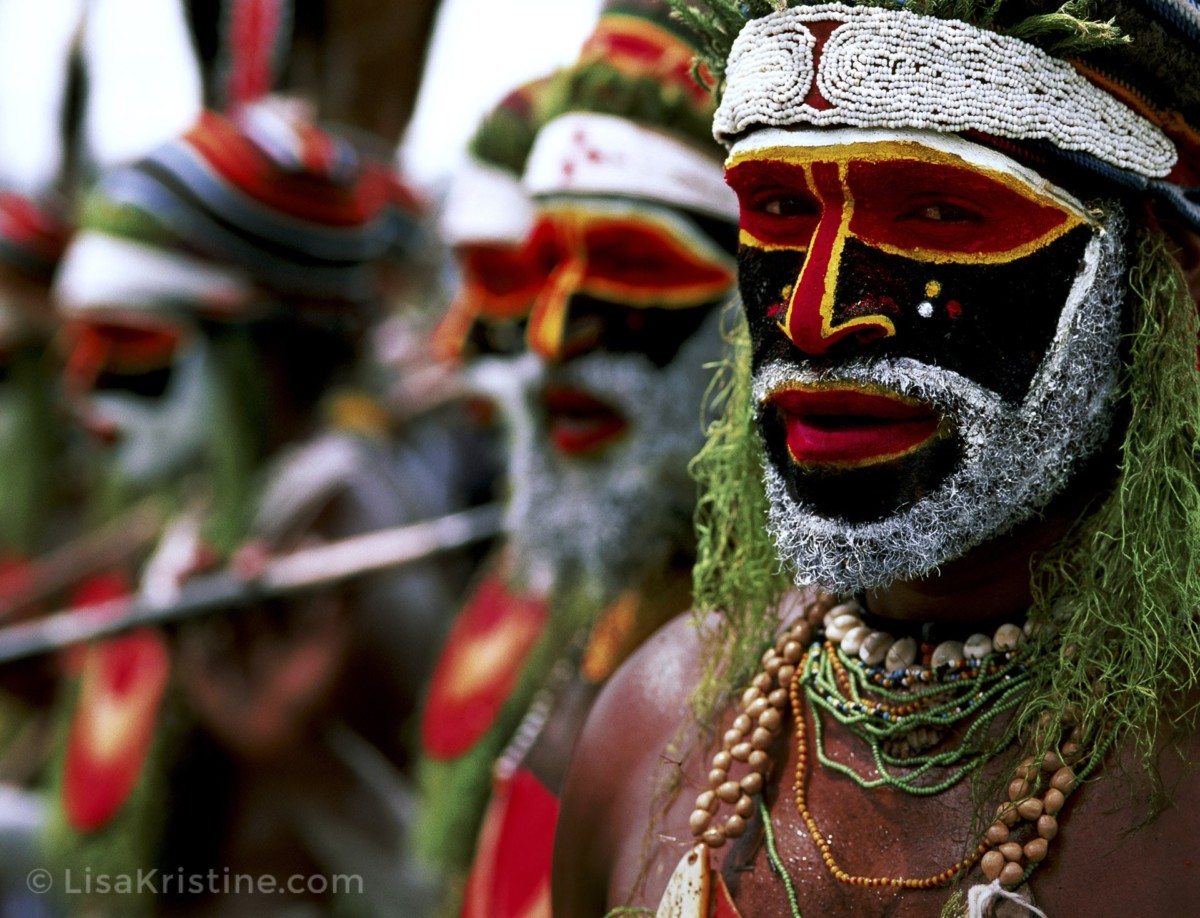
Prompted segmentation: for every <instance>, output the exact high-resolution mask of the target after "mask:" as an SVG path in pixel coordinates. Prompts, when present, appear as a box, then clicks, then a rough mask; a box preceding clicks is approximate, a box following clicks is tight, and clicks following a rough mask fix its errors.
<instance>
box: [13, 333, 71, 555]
mask: <svg viewBox="0 0 1200 918" xmlns="http://www.w3.org/2000/svg"><path fill="white" fill-rule="evenodd" d="M56 384H57V369H56V366H55V363H54V361H53V360H52V359H50V358H49V355H48V354H47V352H46V351H45V350H43V349H32V350H30V349H19V350H18V351H17V352H16V353H15V354H14V355H13V357H12V358H11V360H10V365H9V376H8V380H7V381H6V382H5V383H4V388H5V394H4V398H3V405H4V410H5V412H6V417H4V419H3V421H4V433H3V436H0V549H2V550H3V551H5V552H10V553H15V554H18V555H31V554H33V553H35V552H36V551H38V550H39V548H41V547H42V546H41V539H42V536H43V535H44V534H45V533H44V532H43V529H44V527H45V525H46V521H47V517H48V516H49V515H50V512H51V510H52V509H53V504H54V501H55V497H56V496H57V495H56V491H57V489H58V487H59V486H60V484H61V482H60V480H59V476H60V475H61V473H62V467H61V462H60V461H59V460H60V459H61V453H62V450H63V448H64V439H65V437H64V431H63V427H62V422H61V419H60V417H59V412H58V410H57V406H56V405H55V404H54V391H55V385H56Z"/></svg>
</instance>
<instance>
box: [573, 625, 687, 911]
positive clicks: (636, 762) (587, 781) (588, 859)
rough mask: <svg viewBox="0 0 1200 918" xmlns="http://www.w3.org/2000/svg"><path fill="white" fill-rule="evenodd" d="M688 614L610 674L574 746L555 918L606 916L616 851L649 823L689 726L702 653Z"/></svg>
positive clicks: (649, 641) (657, 635)
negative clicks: (675, 746)
mask: <svg viewBox="0 0 1200 918" xmlns="http://www.w3.org/2000/svg"><path fill="white" fill-rule="evenodd" d="M702 631H703V629H702V627H697V624H696V622H695V620H694V618H693V616H692V614H691V613H685V614H684V615H680V616H678V617H676V618H675V619H673V620H672V621H670V622H668V623H667V624H666V625H664V626H663V627H662V628H660V629H659V630H658V631H657V632H655V634H654V635H653V636H651V637H650V639H649V640H647V641H646V643H645V644H643V645H642V646H641V647H640V648H639V649H638V651H637V652H636V653H634V654H633V655H632V656H631V657H630V658H629V659H628V660H627V661H626V662H625V664H624V665H623V666H622V667H621V668H620V669H619V670H617V672H616V673H614V674H613V676H612V678H611V679H609V681H608V683H607V684H606V685H605V687H604V690H603V691H602V692H601V694H600V696H599V697H598V698H597V700H596V703H595V705H594V706H593V707H592V711H591V714H590V715H589V717H588V721H587V724H586V726H585V727H584V730H583V733H582V735H581V737H580V740H579V742H578V744H577V745H576V747H575V752H574V755H573V758H572V765H571V769H570V771H569V773H568V776H567V782H566V786H565V788H564V792H563V798H562V810H561V816H560V818H559V829H558V837H557V840H556V845H555V855H554V861H555V868H554V914H555V915H563V916H573V915H580V916H583V915H588V916H595V915H597V914H603V913H604V912H605V911H606V909H607V905H606V903H607V901H608V899H609V892H608V890H609V886H610V881H611V879H612V875H613V872H614V870H615V869H616V862H617V861H618V859H619V855H620V852H621V850H622V849H623V848H624V847H625V846H626V845H627V843H628V841H629V839H630V838H631V837H633V836H635V835H638V836H640V834H641V833H642V832H643V830H644V829H645V827H646V826H647V825H648V823H649V813H650V800H651V797H652V796H653V793H654V790H653V789H654V785H655V783H656V780H657V776H658V774H659V772H660V770H661V766H662V765H663V764H667V765H668V766H670V765H671V763H672V752H671V750H670V749H669V747H670V745H671V740H672V738H673V737H675V736H676V735H677V734H678V733H679V731H680V728H681V727H682V726H683V725H684V724H685V723H686V721H687V718H688V711H689V707H688V702H689V698H690V697H691V694H692V690H693V689H694V687H695V684H696V681H697V677H698V674H699V672H700V669H701V662H702V660H703V653H704V635H703V633H702Z"/></svg>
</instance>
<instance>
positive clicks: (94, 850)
mask: <svg viewBox="0 0 1200 918" xmlns="http://www.w3.org/2000/svg"><path fill="white" fill-rule="evenodd" d="M413 203H414V202H413V201H412V200H411V199H410V198H409V197H407V196H406V195H405V194H403V193H402V190H401V189H398V187H397V185H396V183H395V182H394V180H393V179H392V178H391V177H390V175H389V174H388V173H387V171H386V170H385V169H384V168H383V167H382V166H380V165H376V164H373V163H371V162H370V161H365V160H362V159H361V158H360V157H359V156H358V155H357V154H356V152H355V151H354V149H353V148H352V147H351V146H350V145H349V144H347V143H346V142H345V141H344V140H341V139H339V138H338V137H336V136H334V135H331V134H328V133H325V132H324V131H322V130H320V129H318V128H316V127H314V126H313V125H312V124H311V123H310V122H309V121H308V120H307V119H306V118H305V117H304V115H303V113H302V111H301V110H300V109H299V108H298V107H297V106H296V105H295V104H293V103H287V102H285V101H283V100H278V99H269V100H266V101H263V102H260V103H256V104H252V105H247V106H245V107H243V108H241V109H240V110H239V111H238V113H237V114H236V115H235V116H232V117H230V118H225V117H222V116H219V115H216V114H214V113H211V112H206V113H204V114H203V115H202V116H201V118H200V120H199V122H198V123H197V124H196V126H195V127H193V128H192V129H191V130H190V131H189V132H187V133H186V134H184V135H183V136H182V137H180V138H179V139H178V140H176V141H174V142H172V143H170V144H168V145H166V146H164V147H162V148H161V149H159V150H158V151H156V152H155V153H154V154H152V155H150V156H149V157H147V158H146V159H144V160H141V161H139V162H138V163H136V164H134V165H132V166H131V167H128V168H126V169H122V170H118V171H116V172H113V173H110V174H108V175H106V176H105V177H104V178H103V179H102V181H101V182H100V184H99V185H98V186H97V188H96V190H95V191H94V192H93V193H92V195H91V196H90V197H89V198H88V200H87V201H86V203H85V207H84V211H83V220H82V231H81V233H80V235H79V237H78V238H77V239H76V241H75V243H74V244H73V245H72V247H71V250H70V251H69V253H68V255H67V258H66V261H65V264H64V267H63V270H62V272H61V275H60V278H59V284H58V292H59V296H60V300H61V302H62V304H63V307H64V309H65V310H66V311H67V313H68V315H69V316H70V317H71V319H72V325H71V341H72V346H71V348H70V353H69V358H68V370H67V373H68V381H69V384H70V386H71V387H72V390H73V391H74V393H75V395H76V400H77V404H78V410H79V413H80V415H81V417H82V418H83V419H84V421H85V423H86V424H87V425H88V426H89V427H90V428H91V429H93V430H94V431H96V432H97V433H99V434H100V435H101V436H102V437H103V438H105V439H106V440H107V441H108V442H110V443H111V445H112V457H111V458H112V462H113V465H114V477H115V480H116V481H117V486H118V490H121V491H123V492H134V493H139V492H143V493H144V492H147V491H157V492H160V493H162V492H167V493H168V494H172V493H173V494H175V495H176V502H180V501H185V502H187V503H188V504H189V505H190V506H191V508H192V509H191V510H189V512H186V513H184V514H183V515H182V516H181V518H180V519H179V520H178V521H177V522H176V523H175V524H174V525H172V527H170V529H169V530H168V532H167V534H166V535H165V536H164V538H163V540H162V543H161V545H160V547H159V550H158V551H157V553H156V555H155V557H154V558H153V559H152V560H151V562H150V563H149V565H148V566H147V568H146V571H145V573H144V575H143V577H142V586H141V589H142V591H143V592H144V593H146V594H148V595H151V596H153V597H154V598H155V599H157V600H160V601H161V600H164V599H167V600H169V599H170V597H171V596H172V595H173V594H174V593H175V592H176V591H177V590H178V589H179V586H180V584H181V582H182V581H183V580H184V579H186V578H187V577H188V576H189V575H191V574H192V573H195V572H197V571H200V570H204V569H208V568H210V567H212V566H213V565H214V564H216V563H218V562H219V561H221V560H222V559H226V558H229V557H230V556H231V555H232V554H233V553H234V551H235V549H239V546H241V548H240V550H239V551H238V552H237V554H236V557H235V564H236V566H237V567H238V569H239V570H242V571H243V572H244V573H245V575H246V576H247V577H252V576H253V575H254V573H255V572H256V571H258V570H261V569H262V566H263V564H265V563H266V559H267V558H268V557H269V556H270V555H271V554H273V553H277V552H280V551H286V550H289V549H292V548H295V547H297V546H299V545H302V544H305V543H308V542H311V541H313V540H322V539H329V538H335V539H336V538H340V537H344V536H347V535H351V534H354V533H361V532H364V531H371V530H375V529H378V528H380V527H383V526H388V525H395V524H398V523H402V522H408V521H413V520H416V519H424V518H427V517H430V516H437V515H439V514H441V513H444V512H447V511H448V510H450V509H453V507H454V506H455V505H456V503H457V502H458V500H459V497H458V494H457V493H456V491H455V488H454V487H453V483H452V482H451V483H448V482H447V480H446V479H445V478H444V477H443V476H442V475H441V474H440V472H435V471H434V470H433V467H434V466H435V465H436V464H438V463H439V462H440V458H441V455H442V452H441V450H440V447H439V448H436V449H434V450H433V453H432V455H425V454H422V452H421V450H422V449H423V448H424V447H425V446H427V445H428V443H429V442H435V443H436V442H437V440H438V437H437V436H434V437H433V440H432V441H430V439H429V438H427V437H424V436H423V435H422V434H421V433H420V432H419V429H418V426H417V425H415V424H414V426H413V427H411V428H408V429H405V430H404V431H402V432H401V433H400V435H399V436H397V435H396V431H395V430H394V423H393V419H392V417H391V415H390V414H389V412H388V411H387V410H386V409H385V408H384V407H383V406H382V405H380V404H379V402H378V400H376V399H374V398H373V397H372V396H370V395H369V394H368V393H366V392H365V391H362V390H361V389H359V388H352V386H353V384H354V383H355V381H356V380H355V376H356V373H357V372H360V368H358V360H359V357H360V354H361V350H362V346H363V343H364V340H365V338H366V335H367V333H368V331H369V329H370V326H371V323H372V322H373V321H374V320H375V319H376V318H377V316H378V312H379V306H380V304H381V293H382V290H381V284H380V280H381V279H380V276H379V274H380V272H379V269H380V267H381V262H382V260H383V259H384V258H385V257H387V256H388V254H389V250H390V249H391V247H392V246H393V245H394V244H395V242H396V240H397V239H398V238H399V237H400V236H401V235H402V233H401V230H402V229H403V228H404V224H407V223H409V222H410V221H411V219H412V218H411V216H409V215H408V212H409V211H411V208H412V207H413ZM414 456H417V457H419V458H418V459H415V460H414ZM260 479H265V480H266V481H267V487H266V489H265V492H264V493H262V494H261V496H259V491H260V485H259V481H260ZM247 543H248V545H247ZM466 574H467V571H466V570H465V569H463V568H462V567H461V565H457V566H456V565H455V564H454V563H451V564H436V565H435V564H427V565H421V566H418V567H416V568H410V569H408V570H406V571H404V572H403V574H398V575H396V576H390V575H389V576H379V577H375V578H372V579H370V580H369V581H365V582H363V583H361V584H359V585H357V586H356V587H355V588H354V589H353V590H350V589H347V590H336V591H332V592H322V593H319V594H314V595H312V596H311V597H307V598H301V599H298V600H293V601H288V602H276V603H270V604H267V607H266V608H255V609H254V610H231V611H230V613H229V614H228V615H223V616H219V617H214V618H212V619H209V620H206V621H202V622H198V623H195V624H191V625H188V626H185V627H182V628H180V629H179V630H178V632H177V633H175V635H174V637H175V641H174V642H173V644H172V645H171V647H170V648H169V651H168V648H167V645H166V644H165V643H164V642H163V639H162V638H161V637H160V636H158V634H157V633H156V632H153V631H142V632H136V633H134V634H131V635H128V636H127V637H124V638H119V639H116V640H115V641H112V642H106V643H105V644H102V645H99V646H98V647H96V648H93V649H92V650H91V651H89V653H91V654H93V655H94V656H95V658H96V662H95V664H94V665H90V666H85V667H84V676H83V680H82V683H81V686H80V689H79V703H78V704H77V706H76V707H75V709H74V713H73V715H72V724H71V728H70V731H69V734H70V735H69V738H68V741H67V746H66V749H65V754H64V763H65V765H64V770H63V772H62V794H61V802H62V805H63V814H62V820H61V823H62V825H61V828H62V829H63V830H64V831H63V835H64V836H65V837H67V838H68V839H73V840H74V841H73V842H72V843H71V844H73V845H74V847H75V850H76V855H75V856H77V857H80V858H81V860H82V862H83V863H92V862H93V860H96V861H99V862H100V863H104V862H105V858H116V857H118V856H128V851H124V852H123V851H121V847H122V846H121V844H120V843H119V842H118V841H117V837H119V836H120V834H121V833H122V826H126V827H127V828H128V830H129V831H130V832H132V833H134V834H136V835H138V836H139V837H138V838H137V839H134V840H133V842H131V843H130V848H131V849H132V851H133V852H134V860H135V861H137V862H138V863H140V864H153V863H156V862H157V863H160V864H163V865H166V866H169V867H171V868H173V869H174V868H184V869H185V871H189V872H195V873H198V874H199V873H204V872H206V871H207V870H209V869H210V868H213V867H218V868H220V867H230V868H231V869H234V870H237V871H239V872H246V873H256V874H268V873H291V872H300V873H303V872H306V870H307V872H310V873H316V872H319V871H318V868H326V872H327V873H329V872H333V870H332V868H334V867H337V868H340V870H341V872H354V873H362V874H371V876H372V877H373V879H374V882H371V883H365V884H364V886H365V887H366V889H365V892H366V893H367V894H368V895H378V896H381V897H387V896H388V895H389V894H390V895H391V900H390V901H392V902H394V901H395V895H396V891H395V889H394V888H393V886H392V885H391V883H390V878H389V877H388V872H389V870H390V866H391V864H392V863H393V862H394V848H395V846H396V845H397V844H398V841H397V838H396V835H397V833H398V828H397V826H396V825H395V820H394V819H389V820H381V819H380V818H379V817H380V815H381V814H385V815H392V813H391V811H392V810H394V809H395V807H396V806H397V804H396V803H395V800H393V799H390V795H392V793H393V791H394V790H395V788H393V787H392V784H391V783H389V782H392V781H393V780H394V778H395V776H394V775H393V774H392V770H393V769H394V768H395V767H397V766H400V765H403V763H404V760H405V758H406V756H407V751H406V749H407V744H406V741H405V734H404V728H403V725H404V721H405V719H406V716H407V712H408V711H409V710H411V708H412V706H413V701H414V698H415V693H416V690H417V686H418V685H419V684H420V683H421V681H422V679H423V674H424V673H425V672H426V671H427V668H428V666H429V665H430V661H431V660H432V659H433V657H434V655H435V653H436V648H437V646H438V645H439V643H440V635H441V633H442V629H443V628H444V623H445V622H447V621H448V617H447V611H448V608H449V607H450V605H451V603H452V602H453V601H454V598H455V596H456V591H457V590H458V589H459V588H460V584H461V583H462V581H463V580H464V579H465V576H466ZM123 646H125V647H127V650H125V651H124V652H123V655H124V662H122V661H121V657H122V654H118V653H116V652H115V651H114V650H113V648H114V647H116V648H121V647H123ZM121 672H123V673H125V675H123V676H119V675H118V673H121ZM114 706H115V707H116V708H117V709H119V710H122V711H124V712H125V714H126V716H124V717H123V718H122V720H121V727H122V730H123V731H125V732H124V733H123V734H122V741H121V742H119V743H118V742H117V738H115V737H113V736H111V735H103V736H102V735H101V734H100V733H99V732H97V731H98V730H99V728H100V727H99V722H98V721H96V718H98V717H100V716H101V715H102V714H104V713H105V712H106V711H110V710H111V709H112V708H113V707H114ZM164 706H165V708H164ZM160 708H164V710H165V713H164V714H163V715H162V717H161V718H160V721H161V726H156V718H155V715H156V711H158V710H159V709H160ZM167 709H169V710H167ZM104 729H105V730H106V731H108V732H109V733H111V730H112V729H113V728H112V725H111V724H109V725H108V726H106V727H105V728H104ZM364 737H369V739H364ZM114 747H115V748H117V749H119V750H120V755H119V756H116V757H114V755H113V754H112V753H113V749H114ZM147 756H150V757H152V758H155V759H156V760H155V761H153V762H150V763H147V762H146V761H145V760H146V758H147ZM172 762H175V763H176V764H175V766H174V767H172ZM380 765H382V767H379V766H380ZM367 775H382V776H383V778H381V779H380V780H382V781H383V785H384V787H383V789H382V790H381V788H380V787H378V786H374V787H372V786H367V784H366V777H365V776H367ZM381 793H383V794H386V795H389V799H388V800H387V801H385V802H381V801H380V799H379V795H380V794H381ZM398 793H399V792H398V791H397V794H398ZM163 794H168V795H169V801H170V805H169V806H167V807H165V809H166V813H165V818H166V822H167V825H166V827H165V836H164V841H163V842H162V844H161V845H155V844H154V841H153V840H154V838H156V837H157V836H158V831H157V829H156V828H155V827H154V826H153V824H152V817H153V818H157V819H161V818H162V811H163V809H164V806H163V798H162V795H163ZM363 795H365V799H358V802H357V803H351V801H353V800H355V799H356V797H358V798H361V797H363ZM347 807H349V808H350V809H349V810H347V809H346V808H347ZM355 808H357V809H355ZM355 812H357V813H359V814H360V815H358V816H355V815H353V814H354V813H355ZM367 814H370V815H369V816H367ZM363 817H366V818H363ZM380 836H384V837H383V838H380ZM338 839H342V840H343V841H344V844H341V843H340V842H339V841H338ZM81 844H82V845H84V846H86V847H87V848H88V849H89V850H88V851H85V852H83V853H82V854H80V853H79V852H78V848H79V847H80V845H81ZM339 844H340V845H341V851H339ZM353 845H358V846H360V847H359V848H356V849H355V855H354V856H355V857H357V863H356V864H355V868H356V869H354V870H350V871H347V870H346V865H345V864H344V863H341V862H340V861H339V854H345V856H347V857H349V856H350V855H349V854H348V853H347V852H349V850H350V849H351V847H352V846H353ZM139 849H140V852H139ZM364 852H367V853H364ZM368 853H370V854H371V856H372V857H373V858H374V860H373V861H370V863H367V862H368V860H369V859H368ZM93 855H94V858H93ZM139 858H140V860H139ZM110 863H111V861H110ZM364 864H366V866H364ZM384 864H386V865H387V868H386V869H385V867H384V866H383V865H384ZM360 868H361V869H360ZM272 901H276V902H277V906H276V907H281V906H282V905H284V901H283V900H282V899H279V900H277V899H272ZM384 901H385V902H386V901H389V900H388V899H387V898H385V899H384ZM177 904H178V905H180V906H181V907H182V906H183V905H184V904H185V903H177ZM188 904H190V903H188ZM226 904H228V903H226ZM376 904H378V903H376ZM206 907H211V904H209V905H208V906H206ZM381 907H382V906H381Z"/></svg>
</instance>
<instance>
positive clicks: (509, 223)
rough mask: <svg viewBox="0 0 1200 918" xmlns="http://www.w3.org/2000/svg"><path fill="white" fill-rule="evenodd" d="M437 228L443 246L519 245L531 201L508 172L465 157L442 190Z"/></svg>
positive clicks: (530, 213) (527, 228)
mask: <svg viewBox="0 0 1200 918" xmlns="http://www.w3.org/2000/svg"><path fill="white" fill-rule="evenodd" d="M438 228H439V230H440V231H441V235H442V238H443V239H444V240H445V241H446V244H447V245H450V246H454V247H456V248H457V247H459V246H464V245H487V244H493V245H520V244H521V243H522V242H524V241H525V237H526V236H527V235H529V231H530V230H531V229H533V203H532V202H531V201H530V200H529V195H528V194H526V193H525V189H524V188H522V187H521V179H520V178H519V177H518V176H516V175H514V174H513V173H511V172H506V171H505V170H504V169H500V168H498V167H497V166H493V165H490V164H488V163H484V162H481V161H479V160H478V159H475V158H474V157H469V158H468V159H467V162H466V164H465V165H464V166H463V168H462V169H461V170H460V171H459V172H458V173H456V174H455V176H454V180H453V181H452V182H451V184H450V189H449V191H447V192H446V200H445V202H444V203H443V205H442V213H441V218H440V219H439V221H438Z"/></svg>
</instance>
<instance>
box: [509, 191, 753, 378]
mask: <svg viewBox="0 0 1200 918" xmlns="http://www.w3.org/2000/svg"><path fill="white" fill-rule="evenodd" d="M534 236H535V238H536V239H538V240H539V244H538V248H539V252H540V255H539V259H540V261H541V263H542V264H543V265H548V266H550V270H549V274H548V277H547V279H546V282H545V284H544V286H543V287H542V289H541V292H540V294H539V296H538V299H537V303H536V304H535V306H534V309H533V313H532V314H531V316H530V327H529V342H530V346H531V348H532V349H533V350H534V351H535V352H537V353H539V354H541V355H542V356H544V357H548V358H552V359H561V358H562V357H564V356H569V351H570V350H571V347H570V344H571V342H570V341H569V340H568V331H569V330H568V324H569V323H568V319H569V311H570V306H571V301H572V300H573V299H575V298H576V297H587V298H590V299H592V300H598V301H604V302H608V303H612V304H614V305H616V306H618V307H622V308H635V309H641V308H645V309H670V310H677V309H678V310H683V309H694V308H697V307H701V306H707V305H709V304H711V303H713V302H714V301H716V300H719V299H721V298H722V297H723V296H724V295H725V294H726V293H727V292H728V290H729V289H730V288H731V287H732V285H733V281H734V265H733V260H732V258H730V257H729V255H728V254H726V253H725V252H724V251H723V250H721V249H720V248H719V247H718V246H717V245H716V244H715V243H713V242H712V241H711V240H710V239H708V238H707V237H706V236H705V235H704V234H703V233H702V232H701V231H700V230H699V229H697V228H696V227H694V226H692V225H690V224H689V221H688V220H687V218H685V217H683V216H682V215H677V214H674V213H672V212H669V211H666V210H662V211H657V210H655V209H653V208H650V207H648V206H639V207H638V208H636V209H634V208H615V209H609V208H606V207H604V206H602V205H599V204H595V205H585V204H580V203H574V202H573V203H571V204H560V205H551V206H547V207H545V208H544V209H543V213H542V217H541V219H540V220H539V222H538V226H537V228H536V229H535V231H534Z"/></svg>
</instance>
